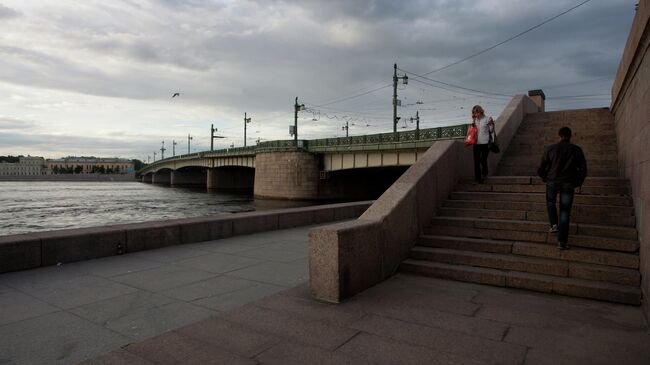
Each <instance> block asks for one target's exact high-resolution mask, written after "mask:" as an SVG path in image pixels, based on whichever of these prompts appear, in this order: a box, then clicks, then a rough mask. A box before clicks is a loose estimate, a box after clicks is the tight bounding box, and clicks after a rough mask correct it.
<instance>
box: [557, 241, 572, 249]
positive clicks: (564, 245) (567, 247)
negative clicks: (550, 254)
mask: <svg viewBox="0 0 650 365" xmlns="http://www.w3.org/2000/svg"><path fill="white" fill-rule="evenodd" d="M557 248H559V249H560V250H568V249H569V244H568V243H563V242H558V243H557Z"/></svg>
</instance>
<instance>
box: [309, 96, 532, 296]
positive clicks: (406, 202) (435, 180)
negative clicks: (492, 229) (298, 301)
mask: <svg viewBox="0 0 650 365" xmlns="http://www.w3.org/2000/svg"><path fill="white" fill-rule="evenodd" d="M536 111H537V105H536V104H535V103H534V102H533V101H532V100H531V99H530V98H529V97H527V96H524V95H517V96H515V97H514V98H513V99H512V100H511V101H510V103H509V104H508V106H507V107H506V108H505V109H504V111H503V113H502V114H501V116H499V118H497V120H496V131H497V134H498V135H499V143H500V145H501V148H502V150H504V151H505V149H506V148H507V147H508V145H509V144H510V141H511V140H512V137H513V136H514V134H515V132H516V130H517V128H518V127H519V125H520V124H521V121H522V120H523V118H524V116H525V115H526V114H527V113H533V112H536ZM500 158H501V154H490V160H489V163H490V166H491V168H492V171H494V168H495V167H496V164H497V163H498V160H499V159H500ZM472 175H473V162H472V152H471V149H470V148H467V147H466V146H465V145H464V143H463V141H459V140H455V139H448V140H443V141H438V142H436V143H434V144H433V145H432V146H431V148H429V150H427V152H426V153H425V154H424V155H423V156H422V158H421V159H419V160H418V161H417V162H416V163H415V164H413V165H412V166H411V167H410V168H409V169H408V170H407V171H406V172H405V173H404V174H403V175H402V176H401V177H400V178H399V179H398V180H397V181H396V182H395V183H394V184H393V185H392V186H391V187H390V188H389V189H388V190H386V192H384V194H382V196H381V197H379V199H377V200H376V201H375V202H374V203H373V204H372V205H371V206H370V208H368V210H367V211H366V212H365V213H363V215H361V217H360V218H359V219H357V220H355V221H351V222H345V223H339V224H334V225H330V226H326V227H320V228H315V229H312V230H311V231H310V233H309V235H310V244H309V251H310V252H309V282H310V288H311V292H312V295H313V296H314V297H315V298H316V299H319V300H323V301H327V302H333V303H338V302H341V301H342V300H344V299H346V298H348V297H350V296H352V295H354V294H356V293H359V292H361V291H363V290H365V289H367V288H369V287H371V286H373V285H375V284H377V283H379V282H381V281H383V280H385V279H386V278H388V277H390V276H391V275H393V274H394V273H395V272H396V270H397V268H398V266H399V264H400V263H401V262H402V261H403V260H404V259H406V258H407V256H408V252H409V250H410V249H411V248H412V247H413V246H414V244H415V242H416V240H417V238H418V236H419V234H420V232H421V231H422V229H423V227H425V226H426V225H427V224H428V223H429V222H430V221H431V219H432V218H433V216H434V215H435V212H436V209H437V208H438V207H440V205H441V203H442V201H443V200H444V199H446V198H447V197H448V196H449V194H450V193H451V191H452V189H453V188H454V186H455V185H456V184H457V182H458V180H459V179H460V178H466V177H470V176H472Z"/></svg>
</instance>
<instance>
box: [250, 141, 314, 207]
mask: <svg viewBox="0 0 650 365" xmlns="http://www.w3.org/2000/svg"><path fill="white" fill-rule="evenodd" d="M319 171H320V161H319V158H318V155H316V154H314V153H309V152H301V151H297V152H294V151H291V152H286V151H285V152H273V153H269V152H266V153H258V154H257V155H256V157H255V189H254V194H255V197H256V198H272V199H291V200H315V199H318V198H319V196H318V184H319V180H320V178H319Z"/></svg>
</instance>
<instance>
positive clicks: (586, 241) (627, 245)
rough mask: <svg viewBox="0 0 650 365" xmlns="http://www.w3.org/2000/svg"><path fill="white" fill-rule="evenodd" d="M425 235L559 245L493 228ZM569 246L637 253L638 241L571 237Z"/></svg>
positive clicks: (539, 235) (443, 229) (428, 230)
mask: <svg viewBox="0 0 650 365" xmlns="http://www.w3.org/2000/svg"><path fill="white" fill-rule="evenodd" d="M423 233H424V234H425V235H436V236H437V235H441V236H455V237H466V238H478V239H493V240H503V241H518V242H533V243H546V244H549V245H550V246H552V247H554V246H555V245H557V235H556V234H552V233H548V232H531V231H515V230H503V229H491V228H471V227H470V228H468V227H460V226H435V225H433V226H430V227H425V228H424V230H423ZM569 244H570V245H572V246H576V247H585V248H592V249H598V250H603V251H619V252H636V251H638V250H639V242H638V241H630V240H622V239H617V238H609V237H594V236H583V235H569Z"/></svg>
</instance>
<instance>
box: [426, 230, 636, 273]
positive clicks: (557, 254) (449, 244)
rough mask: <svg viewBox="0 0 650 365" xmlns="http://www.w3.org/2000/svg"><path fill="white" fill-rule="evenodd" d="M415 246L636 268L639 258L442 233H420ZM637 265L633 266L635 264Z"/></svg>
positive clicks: (624, 254)
mask: <svg viewBox="0 0 650 365" xmlns="http://www.w3.org/2000/svg"><path fill="white" fill-rule="evenodd" d="M417 244H418V246H422V247H431V248H445V249H454V250H462V251H475V252H486V253H496V254H518V255H523V256H528V257H537V258H551V259H559V260H565V261H568V262H575V263H584V264H595V265H603V266H607V267H619V268H625V269H636V268H637V267H638V262H639V257H638V255H637V254H634V253H627V252H611V251H603V250H595V249H591V248H584V247H579V246H576V245H572V246H571V249H570V250H566V251H561V250H558V249H557V246H556V245H555V244H547V243H531V242H518V241H515V242H512V241H503V240H498V239H486V238H467V237H454V236H442V235H427V234H424V235H421V236H420V237H419V238H418V243H417ZM635 266H636V267H635Z"/></svg>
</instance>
